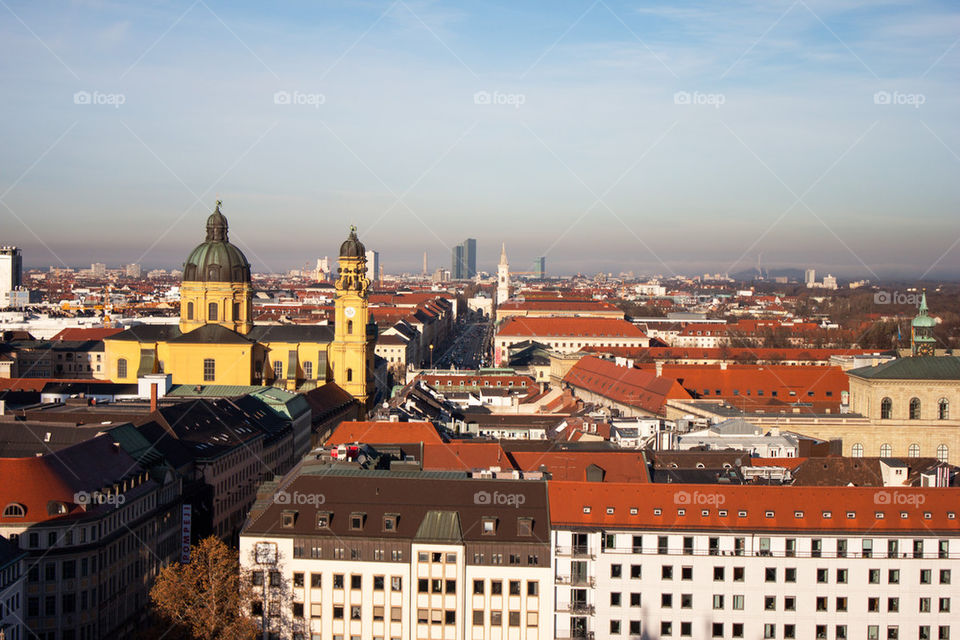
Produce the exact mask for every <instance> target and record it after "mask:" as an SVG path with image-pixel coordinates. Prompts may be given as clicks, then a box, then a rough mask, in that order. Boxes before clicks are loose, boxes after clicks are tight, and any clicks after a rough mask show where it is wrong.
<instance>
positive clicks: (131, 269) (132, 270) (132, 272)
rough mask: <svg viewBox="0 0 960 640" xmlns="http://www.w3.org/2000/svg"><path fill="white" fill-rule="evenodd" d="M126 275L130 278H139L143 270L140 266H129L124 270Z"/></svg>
mask: <svg viewBox="0 0 960 640" xmlns="http://www.w3.org/2000/svg"><path fill="white" fill-rule="evenodd" d="M123 271H124V273H125V274H126V276H127V277H128V278H139V277H140V273H141V269H140V265H138V264H128V265H126V266H125V267H124V268H123Z"/></svg>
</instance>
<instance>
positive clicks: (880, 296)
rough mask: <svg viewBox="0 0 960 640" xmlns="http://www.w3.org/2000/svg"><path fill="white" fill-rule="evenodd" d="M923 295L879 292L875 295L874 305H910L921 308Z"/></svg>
mask: <svg viewBox="0 0 960 640" xmlns="http://www.w3.org/2000/svg"><path fill="white" fill-rule="evenodd" d="M922 297H923V294H920V293H903V292H902V291H877V292H876V293H875V294H873V304H909V305H913V306H914V307H919V306H920V300H921V298H922Z"/></svg>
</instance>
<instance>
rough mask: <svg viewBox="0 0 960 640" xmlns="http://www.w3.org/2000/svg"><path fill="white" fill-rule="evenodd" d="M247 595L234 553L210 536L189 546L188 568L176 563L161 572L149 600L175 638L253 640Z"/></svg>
mask: <svg viewBox="0 0 960 640" xmlns="http://www.w3.org/2000/svg"><path fill="white" fill-rule="evenodd" d="M249 594H250V587H249V584H248V583H247V581H246V580H241V578H240V562H239V559H238V557H237V554H236V552H234V551H233V550H232V549H230V548H229V547H227V545H225V544H224V543H223V542H222V541H220V540H219V539H218V538H215V537H213V536H211V537H209V538H206V539H204V540H201V541H200V543H199V544H197V545H195V546H193V547H192V548H191V550H190V563H189V564H179V563H174V564H171V565H169V566H167V567H165V568H164V569H163V570H161V571H160V575H159V576H157V580H156V582H155V583H154V585H153V588H152V589H151V590H150V599H151V600H152V601H153V605H154V607H155V608H156V611H157V613H158V614H159V615H160V616H161V617H162V618H163V619H164V621H165V622H167V623H169V624H170V625H172V626H173V627H174V628H175V629H174V630H175V631H176V632H177V633H176V634H171V635H173V636H174V637H182V638H191V639H195V640H214V639H217V640H253V638H255V637H256V636H257V635H258V630H257V626H256V624H255V623H254V621H253V620H252V619H251V618H249V617H247V616H246V614H245V611H244V605H245V604H246V603H247V602H248V601H249ZM167 637H168V638H169V637H171V636H167Z"/></svg>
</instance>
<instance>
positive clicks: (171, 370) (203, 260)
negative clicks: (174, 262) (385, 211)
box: [104, 201, 377, 407]
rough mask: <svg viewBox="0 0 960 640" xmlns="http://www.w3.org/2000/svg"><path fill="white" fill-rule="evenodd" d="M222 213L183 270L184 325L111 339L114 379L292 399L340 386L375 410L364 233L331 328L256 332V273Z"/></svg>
mask: <svg viewBox="0 0 960 640" xmlns="http://www.w3.org/2000/svg"><path fill="white" fill-rule="evenodd" d="M220 206H221V202H220V201H217V206H216V209H215V210H214V212H213V213H212V214H211V215H210V217H209V218H207V236H206V240H205V241H204V242H202V243H201V244H199V245H197V247H196V248H195V249H194V250H193V251H191V252H190V255H189V256H188V257H187V261H186V263H185V264H184V267H183V282H182V285H181V288H180V322H179V324H168V325H148V324H145V325H137V326H134V327H131V328H130V329H128V330H126V331H123V332H122V333H118V334H116V335H113V336H110V337H109V338H106V339H105V340H104V346H105V355H106V359H107V367H108V377H109V379H111V380H113V381H114V382H127V383H130V382H137V380H138V379H139V378H141V377H143V376H144V375H147V374H155V373H165V374H168V375H170V377H171V382H172V383H173V384H186V385H271V386H279V387H283V388H285V389H288V390H297V389H309V388H313V387H315V386H319V385H322V384H324V383H325V382H331V381H332V382H336V383H337V385H339V386H340V387H341V388H343V390H344V391H346V392H348V393H349V394H351V395H352V396H353V397H354V398H356V399H357V400H358V401H359V402H360V404H361V406H364V407H365V406H368V405H369V403H370V402H371V401H372V400H373V395H374V385H373V373H374V345H375V343H376V339H377V327H376V325H375V324H373V323H372V321H371V319H370V315H369V312H368V308H367V298H368V293H369V287H370V281H369V280H368V279H367V276H366V271H367V266H366V249H365V248H364V246H363V243H361V242H360V240H359V239H358V238H357V232H356V228H351V230H350V235H349V237H348V238H347V239H346V241H344V243H343V244H342V245H340V267H339V270H338V274H339V277H338V279H337V282H336V285H335V288H336V297H335V300H336V302H335V305H336V315H335V323H334V325H333V326H330V325H288V324H282V325H279V324H255V323H254V322H253V287H252V285H251V280H250V263H249V262H248V261H247V258H246V257H245V256H244V255H243V252H242V251H240V249H239V248H237V247H236V246H235V245H233V244H231V243H230V240H229V237H228V225H227V219H226V217H225V216H224V215H223V213H221V211H220Z"/></svg>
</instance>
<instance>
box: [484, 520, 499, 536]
mask: <svg viewBox="0 0 960 640" xmlns="http://www.w3.org/2000/svg"><path fill="white" fill-rule="evenodd" d="M480 531H481V533H482V534H483V535H485V536H492V535H494V534H496V533H497V519H496V518H484V519H483V520H482V521H481V529H480Z"/></svg>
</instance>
